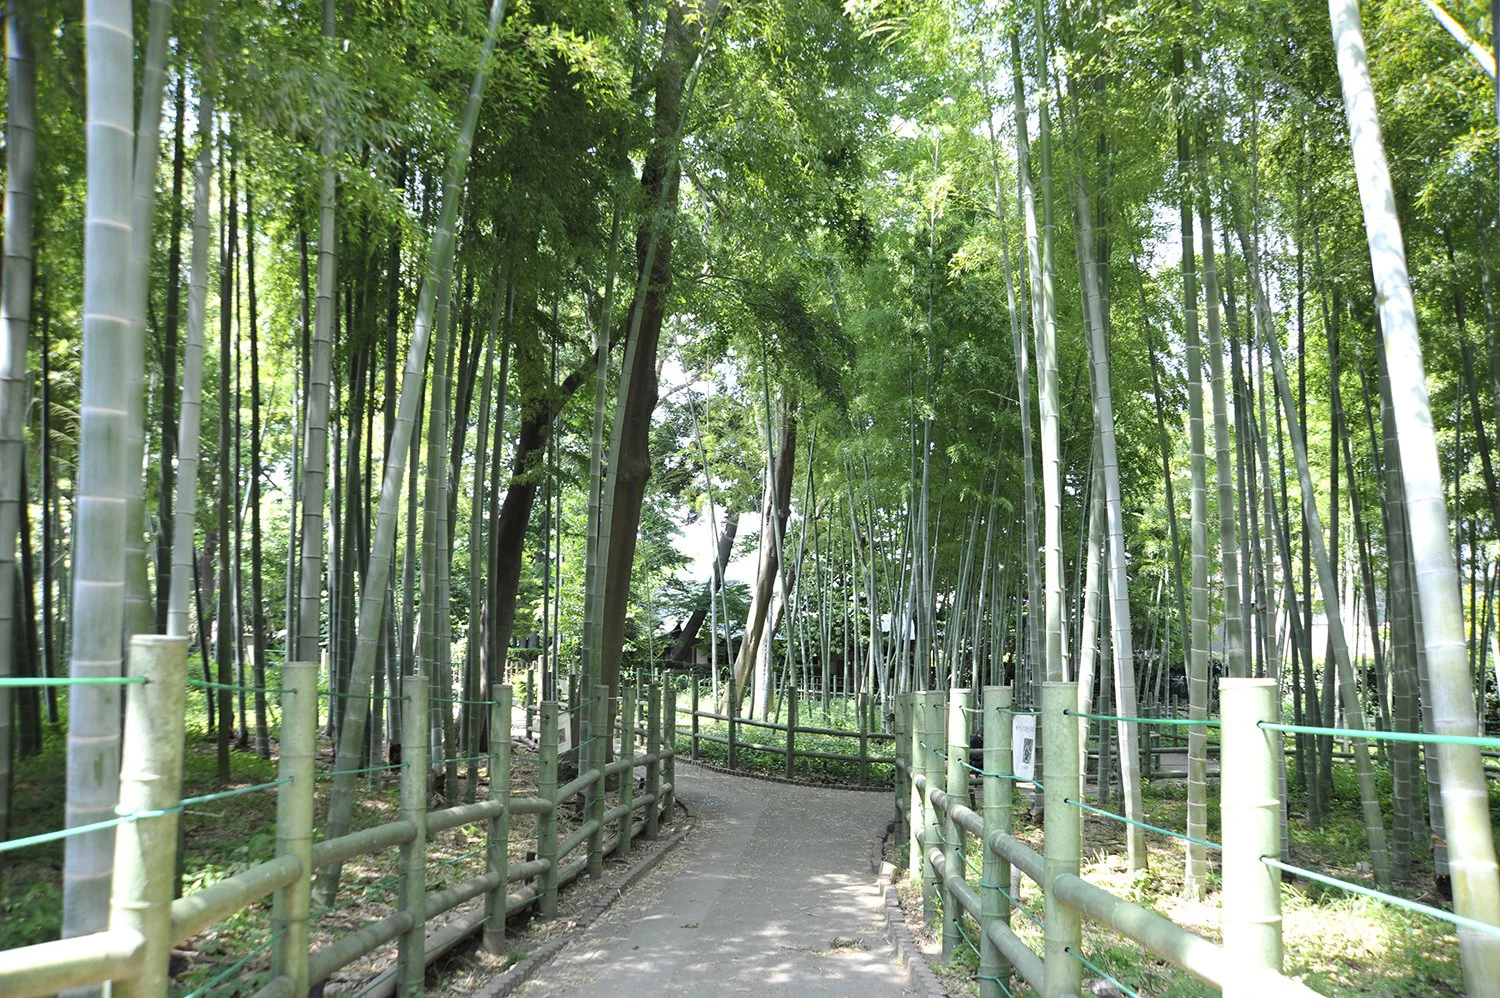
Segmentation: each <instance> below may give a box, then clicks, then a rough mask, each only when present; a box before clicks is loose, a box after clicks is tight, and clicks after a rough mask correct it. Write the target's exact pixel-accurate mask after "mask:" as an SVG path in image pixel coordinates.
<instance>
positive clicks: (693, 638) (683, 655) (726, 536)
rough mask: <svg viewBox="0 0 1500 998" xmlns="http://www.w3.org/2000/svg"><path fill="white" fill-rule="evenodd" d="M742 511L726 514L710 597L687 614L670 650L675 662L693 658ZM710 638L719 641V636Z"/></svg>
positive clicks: (712, 577) (716, 593)
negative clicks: (694, 647)
mask: <svg viewBox="0 0 1500 998" xmlns="http://www.w3.org/2000/svg"><path fill="white" fill-rule="evenodd" d="M739 525H740V514H739V513H735V512H730V513H726V514H725V516H724V530H723V532H722V533H720V534H719V549H718V551H717V552H716V553H715V555H714V563H713V568H712V569H711V570H710V574H709V578H708V585H707V586H705V587H704V588H705V591H706V594H707V599H705V600H704V601H703V604H702V605H701V606H699V607H697V608H696V609H694V610H693V612H692V614H690V615H689V616H688V619H687V623H685V624H683V625H682V633H681V634H679V635H677V641H676V643H675V644H673V645H672V648H671V650H670V651H668V652H667V659H668V660H669V661H672V662H684V663H686V662H691V661H692V660H693V646H694V645H695V644H697V642H698V632H699V631H700V630H702V629H703V621H704V620H706V619H708V615H709V608H710V607H711V606H712V605H713V601H714V598H715V597H716V596H717V595H718V592H719V590H720V589H721V588H722V587H723V585H724V572H725V571H726V570H727V569H728V568H729V558H730V555H731V554H732V553H733V551H734V536H735V534H736V533H737V532H738V530H739ZM710 640H713V641H716V640H717V637H716V636H715V637H711V638H710Z"/></svg>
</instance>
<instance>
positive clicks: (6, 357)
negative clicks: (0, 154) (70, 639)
mask: <svg viewBox="0 0 1500 998" xmlns="http://www.w3.org/2000/svg"><path fill="white" fill-rule="evenodd" d="M29 21H30V18H29V16H28V15H27V12H26V10H25V5H24V4H23V2H22V0H10V2H9V3H7V5H6V11H5V67H6V74H5V80H6V101H7V103H6V115H5V242H4V248H3V252H4V255H5V269H4V276H3V282H4V283H3V284H0V336H4V338H5V339H4V349H3V350H0V677H7V676H13V675H15V673H16V669H15V664H14V662H15V648H16V641H15V635H14V628H15V612H16V592H15V585H16V532H17V529H18V527H19V524H20V509H21V500H22V494H21V492H22V489H21V467H22V463H23V456H24V453H25V442H24V439H23V436H24V431H25V424H26V351H27V341H28V339H29V338H30V335H31V256H32V249H31V226H32V221H31V220H32V209H33V206H34V205H35V202H36V62H35V58H34V57H33V55H32V51H31V32H30V25H29ZM42 432H43V434H45V433H46V432H47V418H46V413H43V417H42ZM42 480H43V482H44V483H45V482H46V481H47V476H46V474H45V472H44V474H43V476H42ZM45 495H46V492H45V486H44V490H43V496H44V498H43V502H42V515H43V519H44V522H45V518H46V515H47V504H46V500H45ZM49 588H50V586H49ZM47 666H48V668H49V669H50V668H51V667H52V662H51V659H50V654H49V658H48V662H47ZM11 702H12V697H11V693H10V691H9V689H0V839H4V838H6V837H7V835H8V830H9V827H10V772H11V713H12V710H11Z"/></svg>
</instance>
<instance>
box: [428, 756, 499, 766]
mask: <svg viewBox="0 0 1500 998" xmlns="http://www.w3.org/2000/svg"><path fill="white" fill-rule="evenodd" d="M488 758H489V756H487V755H457V756H454V757H453V758H452V759H434V760H432V763H431V764H432V765H434V766H445V765H447V764H448V763H450V762H477V761H478V760H480V759H488Z"/></svg>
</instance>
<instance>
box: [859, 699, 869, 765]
mask: <svg viewBox="0 0 1500 998" xmlns="http://www.w3.org/2000/svg"><path fill="white" fill-rule="evenodd" d="M869 714H870V694H868V693H861V694H860V695H859V785H860V786H862V787H863V786H868V785H869V783H870V717H869Z"/></svg>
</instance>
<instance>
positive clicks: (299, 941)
mask: <svg viewBox="0 0 1500 998" xmlns="http://www.w3.org/2000/svg"><path fill="white" fill-rule="evenodd" d="M317 751H318V666H317V664H316V663H314V662H287V663H286V664H285V665H283V666H282V667H281V737H280V744H279V748H278V752H279V755H280V760H279V761H278V763H277V770H278V771H277V774H276V775H277V777H278V778H280V779H290V780H291V781H292V782H291V783H290V784H288V785H287V786H286V787H285V788H284V789H282V790H281V791H279V792H278V793H277V795H276V854H277V855H278V856H285V855H293V856H296V857H297V861H298V862H299V863H301V864H302V875H301V876H299V877H298V878H297V879H296V880H294V881H292V882H291V883H290V884H288V885H286V886H285V887H283V888H281V889H280V890H278V891H277V892H276V893H275V895H274V896H273V897H272V899H271V932H272V935H273V936H275V935H276V934H278V933H279V934H280V938H279V939H277V942H276V945H275V946H274V947H273V948H272V950H271V974H272V976H273V977H285V978H287V979H288V980H290V981H291V982H292V994H296V995H303V994H306V993H307V989H308V979H307V957H308V942H307V935H308V909H309V908H311V906H312V879H311V878H312V846H313V841H312V837H313V808H314V800H315V794H314V787H315V783H314V781H315V780H316V778H317V774H316V768H317Z"/></svg>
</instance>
